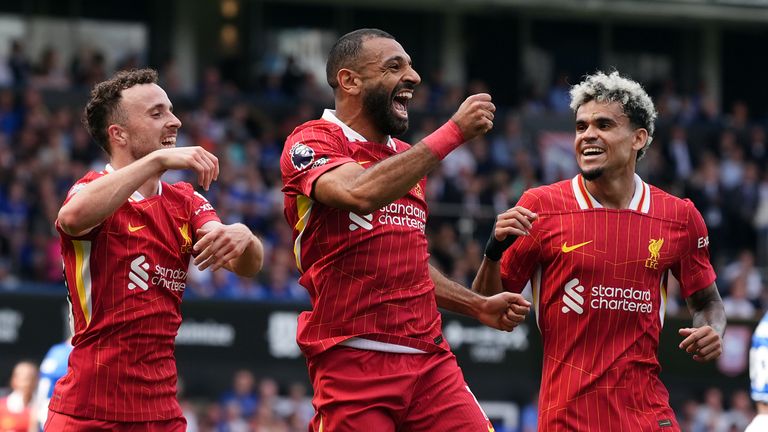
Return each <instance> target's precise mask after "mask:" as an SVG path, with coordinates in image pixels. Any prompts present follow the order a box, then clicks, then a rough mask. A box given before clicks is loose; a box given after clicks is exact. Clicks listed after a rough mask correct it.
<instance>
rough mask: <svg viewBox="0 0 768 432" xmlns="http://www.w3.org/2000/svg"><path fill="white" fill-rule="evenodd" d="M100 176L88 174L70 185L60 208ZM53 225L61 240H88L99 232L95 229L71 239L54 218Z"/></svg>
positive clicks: (92, 173)
mask: <svg viewBox="0 0 768 432" xmlns="http://www.w3.org/2000/svg"><path fill="white" fill-rule="evenodd" d="M101 176H102V174H100V173H94V172H89V173H88V174H87V175H86V176H85V177H83V178H81V179H80V180H78V181H77V182H75V184H74V185H72V187H71V188H69V192H67V196H66V197H65V198H64V202H63V203H62V204H61V205H62V207H63V206H64V205H65V204H67V203H68V202H69V200H70V199H72V197H73V196H75V194H77V193H78V192H80V191H81V190H82V189H83V188H84V187H85V186H86V185H87V184H88V183H90V182H92V181H94V180H96V179H97V178H99V177H101ZM55 225H56V231H58V232H59V235H60V236H61V237H62V238H82V239H88V238H93V237H95V236H96V234H97V233H98V231H99V229H98V227H97V228H96V229H92V230H91V231H89V232H88V233H86V234H84V235H82V236H80V237H72V236H71V235H69V234H67V233H66V232H64V230H62V229H61V225H59V219H58V218H56V222H55Z"/></svg>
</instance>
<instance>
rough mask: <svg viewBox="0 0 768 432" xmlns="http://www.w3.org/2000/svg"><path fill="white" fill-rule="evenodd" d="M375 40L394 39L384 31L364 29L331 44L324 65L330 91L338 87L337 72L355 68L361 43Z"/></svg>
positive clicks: (350, 33) (348, 34)
mask: <svg viewBox="0 0 768 432" xmlns="http://www.w3.org/2000/svg"><path fill="white" fill-rule="evenodd" d="M375 38H385V39H394V38H395V37H394V36H392V35H391V34H389V33H387V32H385V31H384V30H379V29H374V28H364V29H359V30H355V31H352V32H349V33H347V34H345V35H344V36H342V37H340V38H339V40H337V41H336V43H334V44H333V46H332V47H331V52H330V53H329V54H328V62H327V63H326V64H325V78H326V79H327V80H328V85H329V86H331V88H332V89H334V90H336V87H338V86H339V82H338V81H337V80H336V74H338V73H339V70H340V69H344V68H349V67H354V66H356V65H357V61H358V60H359V57H360V51H361V48H362V46H363V42H365V41H367V40H368V39H375Z"/></svg>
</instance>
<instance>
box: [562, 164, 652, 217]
mask: <svg viewBox="0 0 768 432" xmlns="http://www.w3.org/2000/svg"><path fill="white" fill-rule="evenodd" d="M571 188H572V189H573V194H574V196H575V197H576V202H578V203H579V208H580V209H582V210H587V209H593V208H603V205H602V204H600V202H599V201H598V200H597V199H596V198H595V197H593V196H592V194H591V193H589V191H588V190H587V186H586V184H584V178H583V177H582V176H581V174H578V175H576V177H574V178H573V179H571ZM627 208H628V209H629V210H634V211H639V212H641V213H648V210H650V208H651V187H650V186H648V183H646V182H644V181H643V179H641V178H640V176H639V175H637V174H636V173H635V192H634V194H633V195H632V200H631V201H630V202H629V206H628V207H627Z"/></svg>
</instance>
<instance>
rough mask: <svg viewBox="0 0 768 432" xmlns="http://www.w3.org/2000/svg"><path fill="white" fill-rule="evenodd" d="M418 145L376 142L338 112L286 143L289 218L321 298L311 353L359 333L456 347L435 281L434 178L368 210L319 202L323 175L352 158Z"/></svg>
mask: <svg viewBox="0 0 768 432" xmlns="http://www.w3.org/2000/svg"><path fill="white" fill-rule="evenodd" d="M408 148H410V146H409V145H408V144H406V143H404V142H402V141H399V140H395V139H389V140H388V142H387V143H386V144H381V143H372V142H367V141H366V140H365V138H363V137H362V136H361V135H360V134H358V133H356V132H355V131H353V130H352V129H350V128H349V127H348V126H346V125H345V124H343V123H342V122H341V121H340V120H338V119H337V118H336V116H335V115H334V114H333V112H332V111H330V110H326V112H325V113H324V114H323V119H321V120H315V121H310V122H307V123H305V124H303V125H301V126H299V127H297V128H296V129H295V130H294V131H293V133H292V134H291V135H290V136H289V137H288V139H287V140H286V143H285V148H284V149H283V154H282V158H281V161H280V168H281V170H282V176H283V184H284V187H283V192H284V193H285V217H286V219H287V220H288V224H289V225H290V226H291V227H293V235H294V254H295V257H296V265H297V266H298V268H299V271H300V272H301V278H300V279H299V282H300V283H301V284H302V285H303V286H304V287H305V288H306V289H307V291H309V295H310V299H311V302H312V310H311V311H309V312H304V313H302V314H301V316H300V317H299V328H298V334H297V341H298V343H299V346H300V347H301V348H302V350H303V351H304V353H305V354H306V355H308V356H311V355H315V354H318V353H321V352H323V351H324V350H326V349H328V348H330V347H332V346H334V345H335V344H338V343H340V342H342V341H344V340H346V339H349V338H350V337H353V336H358V337H363V338H366V339H370V340H374V341H377V342H385V343H390V344H396V345H401V346H405V347H410V348H415V349H419V350H422V351H427V352H434V351H437V350H447V349H449V348H448V345H447V343H446V342H445V341H444V340H443V338H442V336H441V321H440V314H439V313H438V311H437V304H436V301H435V295H434V284H433V283H432V280H431V279H430V277H429V268H428V259H429V254H428V252H427V238H426V235H425V234H424V227H425V223H426V220H427V205H426V201H425V199H424V189H425V186H426V179H422V180H421V181H419V183H418V184H417V185H416V186H415V187H414V188H413V189H411V191H410V192H409V193H408V194H407V195H406V196H404V197H402V198H400V199H398V200H396V201H395V202H393V203H392V204H389V205H387V206H384V207H383V208H381V209H378V210H376V211H374V212H373V213H371V214H367V215H358V214H355V213H351V212H349V211H345V210H340V209H337V208H333V207H329V206H326V205H323V204H321V203H319V202H317V201H314V200H313V199H312V188H313V187H314V183H315V180H317V178H318V177H320V175H322V174H323V173H326V172H328V171H329V170H331V169H334V168H336V167H338V166H339V165H342V164H346V163H358V164H360V165H361V166H362V167H364V168H367V167H370V166H371V165H373V164H375V163H377V162H378V161H380V160H382V159H385V158H387V157H389V156H392V155H394V154H396V153H401V152H403V151H406V150H407V149H408Z"/></svg>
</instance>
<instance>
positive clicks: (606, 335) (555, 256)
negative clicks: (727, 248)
mask: <svg viewBox="0 0 768 432" xmlns="http://www.w3.org/2000/svg"><path fill="white" fill-rule="evenodd" d="M571 108H572V109H573V111H574V113H575V118H574V120H575V121H574V123H575V137H574V141H573V148H574V151H575V155H576V163H577V165H578V166H579V170H580V174H578V175H576V176H575V177H573V178H572V179H570V180H564V181H561V182H558V183H554V184H552V185H548V186H542V187H538V188H534V189H530V190H528V191H526V192H525V193H524V194H523V196H522V197H521V198H520V200H519V201H518V203H517V206H516V207H514V208H512V209H509V210H507V211H506V212H504V213H502V214H501V215H499V216H498V218H497V220H496V226H495V229H494V234H493V235H492V236H491V239H490V240H489V243H488V247H487V248H486V257H485V259H484V260H483V263H482V265H481V267H480V271H479V272H478V274H477V277H476V279H475V281H474V283H473V286H472V288H473V290H475V291H477V292H479V293H482V294H485V295H491V294H495V293H498V292H502V291H504V290H506V291H511V292H520V291H521V290H522V289H523V287H524V286H525V285H526V283H527V282H528V281H529V280H530V281H531V284H532V287H533V293H534V295H533V298H534V302H533V307H534V310H535V311H536V323H537V324H538V326H539V329H540V331H541V335H542V341H543V346H544V365H543V371H542V380H541V390H540V397H539V419H538V424H539V430H543V431H554V430H567V431H579V432H587V431H619V430H625V431H679V430H680V427H679V425H678V423H677V420H676V419H675V415H674V412H673V411H672V408H670V406H669V393H668V392H667V389H666V388H665V387H664V384H663V383H662V382H661V380H660V379H659V371H660V369H661V367H660V365H659V361H658V357H657V352H658V346H659V335H660V333H661V327H662V325H663V324H664V308H665V302H666V288H667V283H668V281H669V276H670V275H673V276H674V277H675V278H676V279H677V280H678V281H679V283H680V292H681V294H682V296H683V297H685V299H686V301H687V303H688V308H689V310H690V312H691V315H692V316H693V324H692V326H691V327H690V328H682V329H680V330H679V334H680V336H681V341H680V343H679V347H680V349H682V350H685V351H686V352H687V353H689V354H690V355H691V356H692V358H693V360H695V361H699V362H706V361H712V360H714V359H716V358H718V357H719V356H720V354H721V353H722V350H723V348H722V337H723V332H724V331H725V312H724V310H723V302H722V300H721V299H720V294H719V293H718V291H717V286H716V285H715V272H714V270H713V268H712V265H711V264H710V262H709V237H708V235H707V227H706V226H705V225H704V219H703V218H702V217H701V214H700V213H699V211H698V210H696V208H695V207H694V205H693V203H691V201H690V200H687V199H686V200H683V199H680V198H677V197H674V196H672V195H670V194H668V193H666V192H664V191H662V190H660V189H658V188H656V187H654V186H651V185H649V184H648V183H646V182H644V181H643V180H642V179H641V178H640V177H639V176H638V175H637V174H636V173H635V167H636V165H637V162H638V160H639V159H640V158H641V157H642V156H643V154H644V153H645V151H646V150H647V149H648V146H649V145H650V143H651V140H652V137H653V133H654V121H655V119H656V110H655V108H654V106H653V102H652V101H651V98H650V97H649V96H648V94H647V93H646V92H645V90H644V89H643V87H642V86H641V85H640V84H638V83H637V82H635V81H632V80H631V79H629V78H626V77H623V76H621V75H620V74H619V73H618V72H612V73H610V74H605V73H602V72H597V73H595V74H593V75H589V76H587V77H585V79H584V80H583V81H582V82H580V83H579V84H577V85H575V86H573V87H572V89H571ZM515 239H516V240H515Z"/></svg>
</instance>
